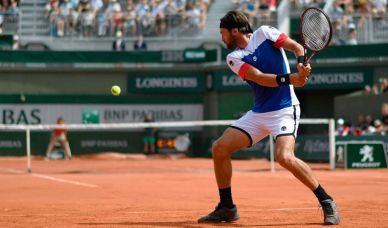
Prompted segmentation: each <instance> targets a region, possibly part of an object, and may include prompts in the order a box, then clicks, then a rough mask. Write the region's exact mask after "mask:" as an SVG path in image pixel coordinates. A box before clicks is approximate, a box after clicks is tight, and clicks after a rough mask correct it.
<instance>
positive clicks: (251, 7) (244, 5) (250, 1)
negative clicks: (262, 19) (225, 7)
mask: <svg viewBox="0 0 388 228" xmlns="http://www.w3.org/2000/svg"><path fill="white" fill-rule="evenodd" d="M261 2H262V0H260V3H261ZM258 3H259V2H256V0H245V1H242V2H240V5H239V8H238V10H239V11H241V12H243V13H244V14H245V16H246V17H247V18H248V20H249V23H250V24H251V25H256V21H255V17H256V16H257V10H258V8H259V4H258ZM260 5H261V4H260ZM266 6H267V7H266V9H269V6H268V5H266ZM262 7H263V6H262ZM264 8H265V7H263V9H264Z"/></svg>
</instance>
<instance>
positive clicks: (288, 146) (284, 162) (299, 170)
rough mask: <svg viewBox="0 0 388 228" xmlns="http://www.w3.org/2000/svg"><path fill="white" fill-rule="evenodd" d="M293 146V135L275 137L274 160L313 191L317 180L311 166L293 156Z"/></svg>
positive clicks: (316, 185)
mask: <svg viewBox="0 0 388 228" xmlns="http://www.w3.org/2000/svg"><path fill="white" fill-rule="evenodd" d="M294 147H295V138H294V136H292V135H288V136H280V137H277V139H276V145H275V157H276V161H277V162H278V163H279V164H280V165H281V166H283V167H284V168H286V169H287V170H288V171H290V172H291V173H292V174H293V175H294V176H295V177H296V178H297V179H298V180H300V181H301V182H302V183H303V184H304V185H306V186H307V187H308V188H310V189H311V190H312V191H313V190H315V189H316V188H317V187H318V185H319V184H318V181H317V179H316V178H315V177H314V175H313V172H312V170H311V168H310V167H309V166H308V165H307V164H306V163H305V162H303V161H302V160H300V159H299V158H297V157H295V155H294Z"/></svg>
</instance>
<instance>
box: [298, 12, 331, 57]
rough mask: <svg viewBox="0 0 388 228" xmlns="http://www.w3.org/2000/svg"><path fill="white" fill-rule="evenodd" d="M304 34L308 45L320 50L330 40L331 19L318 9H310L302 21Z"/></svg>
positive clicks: (310, 47)
mask: <svg viewBox="0 0 388 228" xmlns="http://www.w3.org/2000/svg"><path fill="white" fill-rule="evenodd" d="M302 23H303V25H302V36H303V39H304V41H305V44H306V46H307V47H308V48H309V49H311V50H313V51H319V50H322V49H323V48H325V47H326V45H327V44H328V42H329V41H330V21H328V19H327V18H326V17H325V16H324V15H323V14H322V13H321V12H320V11H318V10H314V9H312V10H309V11H307V12H306V13H305V15H304V17H303V21H302Z"/></svg>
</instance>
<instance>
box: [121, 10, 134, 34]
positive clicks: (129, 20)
mask: <svg viewBox="0 0 388 228" xmlns="http://www.w3.org/2000/svg"><path fill="white" fill-rule="evenodd" d="M136 32H137V28H136V11H135V8H133V7H132V6H128V7H127V11H126V12H125V13H124V27H123V33H124V35H128V34H130V35H135V34H136Z"/></svg>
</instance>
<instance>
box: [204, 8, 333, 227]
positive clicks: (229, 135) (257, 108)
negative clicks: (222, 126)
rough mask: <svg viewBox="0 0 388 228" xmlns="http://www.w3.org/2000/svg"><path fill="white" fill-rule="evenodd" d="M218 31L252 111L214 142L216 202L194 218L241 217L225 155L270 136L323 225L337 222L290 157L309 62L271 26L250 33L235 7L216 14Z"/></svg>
mask: <svg viewBox="0 0 388 228" xmlns="http://www.w3.org/2000/svg"><path fill="white" fill-rule="evenodd" d="M220 33H221V36H222V41H223V42H224V43H225V45H226V46H227V47H228V48H229V49H232V50H234V51H233V52H232V53H230V54H229V55H228V56H227V64H228V66H229V67H230V68H231V70H232V71H234V72H235V73H236V74H237V75H238V76H239V77H240V78H241V79H242V80H245V81H246V82H247V83H248V84H249V85H250V86H251V87H252V90H253V93H254V96H255V101H254V106H253V108H252V110H250V111H249V112H247V113H246V114H245V115H244V116H243V117H241V118H240V119H238V120H237V121H236V122H235V123H234V124H233V125H232V126H230V127H229V128H228V129H226V130H225V132H224V133H223V135H222V136H221V137H220V138H219V139H217V140H216V141H215V142H214V143H213V146H212V153H213V162H214V171H215V176H216V179H217V185H218V188H219V195H220V202H219V204H218V205H217V207H216V208H215V210H214V211H213V212H211V213H210V214H208V215H206V216H204V217H201V218H199V219H198V222H199V223H219V222H232V221H236V220H238V219H239V218H240V217H239V214H238V212H237V207H236V206H235V205H234V203H233V200H232V193H231V178H232V164H231V159H230V156H231V154H232V153H233V152H235V151H238V150H239V149H241V148H244V147H250V146H252V145H253V144H255V143H257V142H258V141H260V140H261V139H263V138H265V137H266V136H268V135H269V134H272V135H273V136H274V138H275V140H276V144H275V157H276V160H277V162H279V164H280V165H281V166H283V167H284V168H286V169H287V170H289V171H290V172H291V173H292V174H293V175H294V176H295V177H296V178H297V179H298V180H299V181H301V182H302V183H303V184H304V185H306V186H307V187H308V188H310V189H311V191H313V193H314V194H315V196H316V197H317V198H318V201H319V203H320V204H321V206H322V209H323V212H324V224H326V225H333V224H339V213H338V210H337V207H336V204H335V202H334V200H333V198H332V197H331V196H329V195H328V194H327V193H326V192H325V190H324V189H323V187H322V186H321V185H320V184H319V183H318V180H317V179H316V178H315V177H314V175H313V173H312V170H311V169H310V167H309V166H308V165H307V164H306V163H304V162H303V161H302V160H300V159H298V158H296V157H295V156H294V146H295V138H296V135H297V129H298V125H299V118H300V108H299V101H298V99H297V97H296V95H295V93H294V89H293V86H297V87H301V86H303V85H304V84H305V83H306V82H307V80H308V76H309V75H310V71H311V67H310V65H309V64H308V65H307V66H303V60H304V49H303V47H302V46H301V45H300V44H298V43H297V42H295V41H294V40H292V39H290V38H289V37H287V36H286V35H285V34H283V33H281V32H280V31H279V30H277V29H275V28H273V27H269V26H261V27H260V28H258V29H257V30H256V31H255V32H253V31H252V29H251V27H250V25H249V22H248V19H247V18H246V17H245V16H244V14H242V13H241V12H238V11H230V12H228V13H227V14H226V15H225V16H224V17H223V18H221V23H220ZM284 49H285V50H287V51H291V52H293V53H294V54H295V56H297V59H298V66H297V69H298V73H293V74H290V68H289V65H288V60H287V57H286V55H285V52H284Z"/></svg>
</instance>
